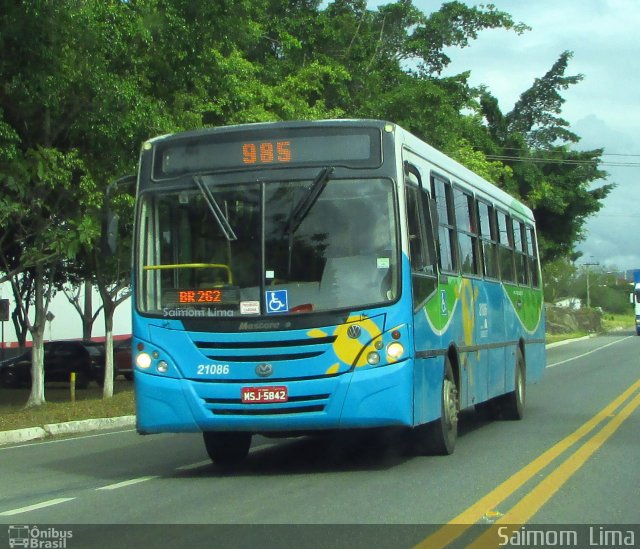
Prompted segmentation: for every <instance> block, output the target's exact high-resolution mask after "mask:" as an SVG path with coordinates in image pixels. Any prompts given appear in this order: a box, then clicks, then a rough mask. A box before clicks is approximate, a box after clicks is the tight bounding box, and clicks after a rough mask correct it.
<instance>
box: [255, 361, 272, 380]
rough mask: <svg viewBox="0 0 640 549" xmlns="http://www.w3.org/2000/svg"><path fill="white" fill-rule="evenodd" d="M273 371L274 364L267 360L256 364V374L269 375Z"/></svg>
mask: <svg viewBox="0 0 640 549" xmlns="http://www.w3.org/2000/svg"><path fill="white" fill-rule="evenodd" d="M272 373H273V366H271V364H267V363H265V362H261V363H260V364H258V365H257V366H256V374H258V375H259V376H260V377H269V376H270V375H271V374H272Z"/></svg>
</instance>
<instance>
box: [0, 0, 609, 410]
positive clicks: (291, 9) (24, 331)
mask: <svg viewBox="0 0 640 549" xmlns="http://www.w3.org/2000/svg"><path fill="white" fill-rule="evenodd" d="M439 4H441V5H440V6H439V7H432V8H430V9H432V10H434V11H430V12H423V11H421V10H420V9H418V7H417V6H415V5H414V3H413V2H412V1H411V0H398V1H395V2H389V3H385V4H384V5H381V6H378V7H376V8H374V9H370V8H369V7H368V3H367V2H365V1H364V0H332V1H329V2H321V1H320V0H308V1H304V2H303V1H291V0H236V1H234V2H196V3H193V2H174V1H167V0H144V1H131V2H122V1H107V2H105V1H104V0H88V1H86V2H77V1H73V0H57V1H56V2H51V1H46V0H32V1H30V2H4V3H3V12H2V13H1V14H0V37H1V44H2V49H1V50H0V73H1V74H2V78H3V85H2V90H1V92H0V188H2V193H1V194H0V205H1V207H0V283H3V282H8V283H10V286H11V289H10V292H11V311H10V318H11V320H12V322H13V325H14V328H15V333H16V338H17V340H18V342H19V343H20V344H21V345H22V346H23V345H24V343H25V341H26V340H27V337H28V336H29V338H30V340H31V341H32V342H33V346H34V349H36V351H37V352H34V353H33V361H34V383H33V386H32V390H31V392H30V394H29V395H28V404H29V406H33V407H38V406H41V405H42V406H46V407H47V408H48V404H47V401H51V403H54V402H55V400H52V398H55V397H52V396H50V395H49V394H47V395H46V398H45V390H44V375H43V373H42V356H43V354H42V347H43V342H44V339H45V337H44V336H45V328H46V326H47V318H50V315H49V313H51V312H52V311H49V305H50V303H51V298H52V296H53V294H54V293H55V292H58V291H65V292H66V293H67V296H68V297H69V299H70V300H71V301H73V302H74V303H77V304H78V307H77V308H78V312H79V314H80V316H81V317H82V320H83V326H84V328H85V329H84V334H83V335H84V337H85V338H88V337H89V336H90V335H91V327H92V323H93V321H94V320H95V315H96V314H97V311H93V310H92V309H91V307H90V306H89V305H88V304H86V305H85V306H84V308H82V307H80V305H79V302H78V296H79V295H80V294H79V292H78V288H80V287H82V286H84V285H87V287H97V288H98V289H99V291H100V295H101V301H102V303H101V304H100V305H98V306H99V307H102V308H103V313H104V315H103V316H104V318H105V334H106V340H107V344H106V349H107V351H106V356H107V366H106V368H107V376H106V379H107V381H106V382H105V384H104V390H103V396H104V398H105V399H108V398H110V397H111V396H112V391H113V387H112V385H111V381H110V380H111V376H110V375H109V374H110V372H111V367H112V362H111V360H112V352H111V343H112V339H111V336H112V328H113V326H112V320H113V312H114V309H115V308H116V306H117V305H118V304H119V303H122V301H123V300H124V299H125V298H126V296H127V295H128V292H129V291H130V287H129V280H130V278H131V277H130V272H129V264H130V253H131V252H130V248H131V236H132V228H131V222H132V220H133V214H132V206H133V198H132V197H131V196H130V195H129V194H128V193H127V190H126V189H125V188H122V189H121V190H120V191H118V192H115V193H113V196H112V197H111V198H112V205H113V208H114V212H115V213H117V214H118V215H119V218H120V220H121V223H120V225H119V226H118V232H119V242H120V244H121V246H120V250H119V253H118V254H116V255H115V256H114V257H107V255H106V254H104V253H102V249H101V239H100V233H101V221H102V205H103V199H104V196H105V192H106V189H107V186H108V185H109V184H110V183H111V182H113V181H115V180H116V179H118V178H121V177H122V176H124V175H127V174H132V173H134V172H135V170H136V165H137V158H138V153H139V150H140V146H141V144H142V143H143V142H144V141H145V140H147V139H149V138H151V137H154V136H156V135H160V134H165V133H170V132H175V131H180V130H191V129H198V128H203V127H207V126H224V125H229V124H238V123H245V122H262V121H274V120H296V119H299V120H311V119H319V118H378V119H385V120H390V121H393V122H396V123H398V124H400V125H401V126H403V127H404V128H405V129H407V130H408V131H410V132H412V133H413V134H415V135H417V136H418V137H421V138H424V139H425V140H426V141H428V142H429V143H430V144H431V145H433V146H434V147H436V148H438V149H440V150H442V151H444V152H445V153H447V154H448V155H449V156H451V157H452V158H454V159H456V160H458V161H460V162H461V163H462V164H464V165H465V166H467V167H468V168H470V169H471V170H473V171H475V172H476V173H478V174H480V175H482V176H484V177H485V178H487V179H488V180H490V181H491V182H492V183H495V184H496V185H497V186H499V187H500V188H502V189H504V190H505V191H507V192H508V193H510V194H511V195H513V196H515V197H516V198H519V199H520V200H522V201H523V202H524V203H525V204H527V205H528V206H529V207H531V209H532V210H533V212H534V214H535V217H536V220H537V227H538V242H537V245H538V248H539V250H540V262H541V264H542V265H547V264H551V263H552V262H553V261H554V260H557V259H559V258H560V259H562V258H571V261H575V260H576V254H575V246H576V244H577V243H578V242H579V241H580V240H581V239H582V238H584V234H585V232H584V226H585V223H586V222H587V220H588V218H589V217H590V216H592V215H594V214H595V213H597V212H598V211H599V210H600V208H601V207H602V205H603V201H604V199H605V198H606V197H607V195H608V193H609V192H610V191H611V189H612V188H613V184H612V183H609V182H607V181H606V178H607V174H606V173H605V172H604V171H603V170H602V169H601V164H602V154H603V149H601V148H595V149H593V150H578V149H576V148H575V146H574V145H575V144H576V143H578V142H579V140H580V136H579V135H577V134H575V133H573V132H572V131H571V130H570V129H569V123H568V122H567V121H566V120H564V119H563V118H562V116H561V115H562V107H563V104H564V102H565V99H564V98H563V97H562V94H563V93H564V92H565V91H566V90H567V89H568V88H570V87H572V86H575V85H578V84H579V83H580V81H581V80H582V79H583V75H581V74H572V71H571V69H570V67H569V65H570V63H571V57H572V54H571V52H570V51H564V52H557V55H558V56H557V58H556V60H555V61H554V62H553V63H552V64H551V65H550V66H549V67H548V69H547V70H546V71H545V72H544V74H540V75H538V77H537V78H535V79H533V80H532V82H531V85H530V87H529V88H528V89H523V90H522V91H521V94H520V96H519V98H518V100H517V101H516V103H515V104H514V105H513V108H512V109H511V110H510V111H508V112H507V111H503V110H502V109H501V107H500V105H499V104H498V100H497V98H496V97H494V96H493V95H492V93H491V90H490V89H489V87H488V86H486V85H478V86H476V85H474V84H472V83H471V82H472V80H474V79H473V78H472V77H471V74H470V73H469V72H462V73H459V74H454V75H446V76H445V74H444V73H445V72H446V69H447V67H448V66H449V64H450V63H451V57H450V56H453V53H454V52H455V51H456V50H458V49H462V48H467V47H472V44H473V42H474V40H475V39H476V38H477V37H478V36H479V35H480V34H481V33H483V32H485V31H490V30H494V31H502V32H512V33H516V34H522V33H526V32H527V31H528V27H527V26H526V22H525V23H521V22H518V21H515V20H514V19H513V18H512V17H511V16H510V15H509V14H508V13H506V12H503V11H499V10H498V9H496V7H495V6H493V5H492V4H486V5H485V4H480V5H478V6H467V5H466V4H464V3H462V2H442V3H439ZM592 264H593V263H592ZM564 274H565V272H564V270H563V269H559V271H558V273H557V275H558V277H559V278H561V277H562V276H564ZM585 274H587V273H585ZM587 276H588V275H587ZM548 278H552V277H551V276H549V277H548ZM589 283H590V282H587V285H588V284H589ZM593 289H594V291H595V289H596V288H595V286H594V288H593ZM85 294H86V293H85ZM594 306H595V305H594ZM6 316H8V315H6ZM47 389H48V388H47ZM116 394H117V393H116ZM76 405H78V403H77V404H76Z"/></svg>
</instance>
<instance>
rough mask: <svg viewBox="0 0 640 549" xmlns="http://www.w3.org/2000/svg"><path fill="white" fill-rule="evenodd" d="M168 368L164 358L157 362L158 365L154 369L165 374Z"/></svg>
mask: <svg viewBox="0 0 640 549" xmlns="http://www.w3.org/2000/svg"><path fill="white" fill-rule="evenodd" d="M168 369H169V365H168V364H167V363H166V361H164V360H161V361H160V362H158V365H157V366H156V370H158V372H160V373H161V374H166V373H167V370H168Z"/></svg>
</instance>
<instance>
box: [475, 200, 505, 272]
mask: <svg viewBox="0 0 640 549" xmlns="http://www.w3.org/2000/svg"><path fill="white" fill-rule="evenodd" d="M493 217H494V209H493V206H490V205H489V204H486V203H485V202H482V201H478V219H479V225H480V239H481V241H482V257H483V260H484V265H483V267H484V268H483V274H484V276H486V277H487V278H499V276H500V275H499V274H498V259H497V257H496V252H497V249H496V248H497V240H498V239H497V237H496V229H495V222H494V221H492V219H493Z"/></svg>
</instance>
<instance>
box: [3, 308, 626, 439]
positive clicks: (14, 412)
mask: <svg viewBox="0 0 640 549" xmlns="http://www.w3.org/2000/svg"><path fill="white" fill-rule="evenodd" d="M602 326H603V329H604V331H605V332H614V331H618V330H632V329H633V328H634V317H633V314H631V313H627V314H612V313H605V314H604V315H603V317H602ZM586 335H588V334H587V333H586V332H575V333H570V334H555V335H551V334H549V335H547V343H554V342H557V341H562V340H566V339H574V338H579V337H584V336H586ZM28 395H29V390H28V389H2V388H0V431H10V430H12V429H23V428H25V427H34V426H42V425H46V424H48V423H62V422H65V421H75V420H79V419H91V418H103V417H119V416H128V415H133V414H134V413H135V401H134V396H133V382H132V381H126V380H122V379H118V380H116V382H115V383H114V392H113V398H109V399H104V398H102V389H100V388H99V387H98V386H97V385H91V386H90V387H89V388H88V389H86V390H83V391H76V401H75V402H71V394H70V389H69V385H68V384H65V383H51V384H48V385H47V402H46V404H43V405H42V406H37V407H30V408H25V403H26V401H27V398H28Z"/></svg>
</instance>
